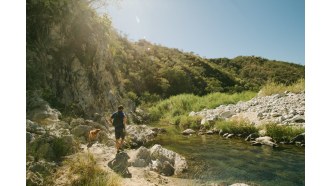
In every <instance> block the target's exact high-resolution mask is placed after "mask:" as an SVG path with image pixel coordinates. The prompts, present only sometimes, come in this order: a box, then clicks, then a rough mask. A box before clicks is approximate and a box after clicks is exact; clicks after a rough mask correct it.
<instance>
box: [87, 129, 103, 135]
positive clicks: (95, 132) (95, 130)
mask: <svg viewBox="0 0 330 186" xmlns="http://www.w3.org/2000/svg"><path fill="white" fill-rule="evenodd" d="M100 131H101V129H94V130H91V131H89V133H91V134H97V133H99V132H100Z"/></svg>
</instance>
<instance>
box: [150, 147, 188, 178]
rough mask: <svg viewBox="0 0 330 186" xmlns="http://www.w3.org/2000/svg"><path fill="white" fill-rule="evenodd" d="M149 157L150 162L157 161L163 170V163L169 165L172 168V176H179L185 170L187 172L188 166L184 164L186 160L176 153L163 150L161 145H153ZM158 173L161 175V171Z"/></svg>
mask: <svg viewBox="0 0 330 186" xmlns="http://www.w3.org/2000/svg"><path fill="white" fill-rule="evenodd" d="M150 155H151V160H159V162H160V163H161V165H162V166H161V167H162V168H164V162H165V161H167V162H168V163H170V164H171V165H172V166H173V168H174V172H173V173H174V174H175V175H179V174H181V173H182V172H184V171H185V170H187V168H188V165H187V162H186V159H185V158H184V157H183V156H181V155H179V154H178V153H175V152H173V151H171V150H168V149H165V148H163V147H162V146H161V145H158V144H156V145H154V146H153V147H151V148H150ZM158 172H160V173H162V172H163V170H162V169H161V170H159V171H158Z"/></svg>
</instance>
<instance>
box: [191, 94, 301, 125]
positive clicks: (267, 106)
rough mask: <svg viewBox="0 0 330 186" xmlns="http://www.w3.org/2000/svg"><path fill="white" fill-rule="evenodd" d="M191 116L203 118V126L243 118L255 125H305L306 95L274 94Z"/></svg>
mask: <svg viewBox="0 0 330 186" xmlns="http://www.w3.org/2000/svg"><path fill="white" fill-rule="evenodd" d="M189 116H201V117H203V119H202V121H201V124H202V125H204V124H205V123H206V122H213V121H215V120H217V119H231V118H234V117H239V118H243V119H245V120H248V121H250V122H251V123H254V124H262V123H267V122H272V123H279V124H285V125H299V126H304V125H305V93H304V92H302V93H299V94H295V93H290V92H285V93H282V94H274V95H272V96H265V97H255V98H253V99H251V100H249V101H246V102H238V103H237V104H235V105H234V104H229V105H220V106H219V107H217V108H215V109H204V110H202V111H200V112H191V113H190V114H189Z"/></svg>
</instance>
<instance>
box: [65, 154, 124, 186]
mask: <svg viewBox="0 0 330 186" xmlns="http://www.w3.org/2000/svg"><path fill="white" fill-rule="evenodd" d="M63 164H64V166H67V167H68V175H69V179H70V182H71V184H70V185H74V186H75V185H76V186H78V185H79V186H81V185H83V186H120V185H121V178H120V177H119V176H118V175H117V174H115V173H110V172H107V171H105V170H103V169H101V168H100V167H99V166H97V165H96V161H95V159H94V156H93V155H92V154H91V153H84V154H80V155H78V156H77V157H75V158H72V159H68V160H66V161H64V163H63Z"/></svg>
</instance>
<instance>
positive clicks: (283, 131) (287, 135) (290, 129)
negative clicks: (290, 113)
mask: <svg viewBox="0 0 330 186" xmlns="http://www.w3.org/2000/svg"><path fill="white" fill-rule="evenodd" d="M263 127H264V128H265V129H266V135H267V136H270V137H272V138H273V139H274V140H275V141H277V142H280V141H285V142H288V141H290V140H291V139H292V138H294V137H295V136H297V135H299V134H301V133H304V132H305V128H303V127H294V126H284V125H277V124H266V125H264V126H263Z"/></svg>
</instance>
